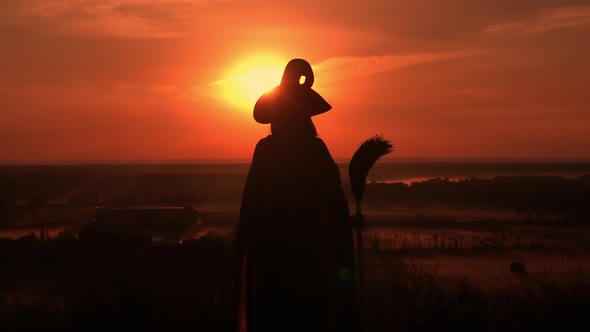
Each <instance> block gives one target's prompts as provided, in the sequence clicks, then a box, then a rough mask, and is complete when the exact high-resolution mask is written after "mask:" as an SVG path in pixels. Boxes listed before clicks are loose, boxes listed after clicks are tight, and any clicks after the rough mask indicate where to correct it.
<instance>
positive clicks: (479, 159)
mask: <svg viewBox="0 0 590 332" xmlns="http://www.w3.org/2000/svg"><path fill="white" fill-rule="evenodd" d="M334 161H335V162H336V163H338V164H342V163H348V162H349V161H350V158H334ZM250 162H251V158H195V159H130V160H123V159H120V160H14V161H13V160H0V166H58V165H72V166H74V165H82V166H83V165H174V164H189V165H190V164H248V163H250ZM379 162H380V163H396V162H400V163H411V162H424V163H437V162H451V163H452V162H540V163H543V162H559V163H590V158H589V157H400V158H394V157H389V158H383V159H381V160H380V161H379Z"/></svg>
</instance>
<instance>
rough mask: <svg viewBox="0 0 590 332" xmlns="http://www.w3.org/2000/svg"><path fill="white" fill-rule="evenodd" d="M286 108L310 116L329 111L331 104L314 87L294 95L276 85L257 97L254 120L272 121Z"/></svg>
mask: <svg viewBox="0 0 590 332" xmlns="http://www.w3.org/2000/svg"><path fill="white" fill-rule="evenodd" d="M286 108H291V109H292V108H296V109H297V111H299V112H305V115H307V116H309V117H312V116H316V115H319V114H322V113H325V112H327V111H329V110H330V109H331V108H332V106H331V105H330V104H328V102H327V101H326V100H325V99H324V98H323V97H322V96H320V94H319V93H317V92H316V91H315V90H314V89H311V88H307V89H305V90H302V91H298V93H296V94H295V95H294V94H291V93H288V92H285V91H283V89H281V87H280V86H278V87H276V88H274V89H273V90H271V91H270V92H267V93H265V94H264V95H262V96H261V97H260V98H258V101H256V104H255V105H254V120H256V122H258V123H261V124H268V123H272V122H273V121H274V120H275V119H276V118H277V117H278V116H280V114H281V110H284V109H286Z"/></svg>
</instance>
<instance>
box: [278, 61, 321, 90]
mask: <svg viewBox="0 0 590 332" xmlns="http://www.w3.org/2000/svg"><path fill="white" fill-rule="evenodd" d="M302 77H303V78H304V79H303V82H302V81H301V78H302ZM314 79H315V78H314V76H313V69H311V65H310V64H309V62H307V61H305V60H303V59H293V60H291V61H289V62H288V63H287V66H286V67H285V71H284V72H283V77H282V78H281V86H282V87H285V88H294V87H301V88H306V89H311V87H312V85H313V81H314Z"/></svg>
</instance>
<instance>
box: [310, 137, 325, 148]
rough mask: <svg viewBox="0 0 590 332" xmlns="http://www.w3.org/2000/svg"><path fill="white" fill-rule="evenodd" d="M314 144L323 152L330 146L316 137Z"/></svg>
mask: <svg viewBox="0 0 590 332" xmlns="http://www.w3.org/2000/svg"><path fill="white" fill-rule="evenodd" d="M313 143H314V144H315V145H316V146H317V147H318V148H320V149H322V150H328V146H327V145H326V143H325V142H324V140H323V139H321V138H319V137H317V136H316V137H314V138H313Z"/></svg>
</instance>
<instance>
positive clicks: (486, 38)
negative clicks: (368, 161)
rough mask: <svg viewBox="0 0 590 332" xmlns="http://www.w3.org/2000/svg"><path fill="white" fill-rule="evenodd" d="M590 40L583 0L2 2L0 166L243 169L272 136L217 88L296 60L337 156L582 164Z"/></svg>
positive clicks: (589, 119) (588, 120)
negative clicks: (383, 140)
mask: <svg viewBox="0 0 590 332" xmlns="http://www.w3.org/2000/svg"><path fill="white" fill-rule="evenodd" d="M589 37H590V5H588V1H587V0H586V1H567V0H566V1H556V0H553V1H550V0H521V1H513V0H487V1H472V0H449V1H439V0H428V1H415V0H400V1H391V0H383V1H355V2H346V1H341V0H339V1H333V0H328V1H284V2H277V1H267V0H255V1H237V0H235V1H207V0H202V1H183V0H170V1H168V0H158V1H153V0H151V1H148V0H128V1H124V0H111V1H82V0H62V1H48V0H28V1H21V0H4V1H2V6H0V40H1V43H0V161H1V162H30V161H39V162H49V161H101V160H170V159H174V160H178V159H240V158H244V159H247V158H250V157H251V154H252V151H253V148H254V144H255V143H256V141H257V140H258V139H260V138H261V137H263V136H265V135H267V134H268V132H269V128H268V126H264V125H260V124H257V123H256V122H255V121H254V120H253V118H252V106H253V105H248V102H247V101H246V99H244V100H243V101H242V102H241V103H235V102H230V100H228V99H231V98H230V97H227V96H228V94H229V95H232V93H233V91H232V90H229V91H227V89H226V91H219V89H220V87H219V84H216V83H218V82H219V81H220V80H223V79H224V78H227V75H228V72H231V70H232V68H244V66H245V65H244V63H246V64H248V63H249V62H248V61H251V60H252V59H254V60H256V59H258V60H260V59H273V60H272V61H274V62H273V64H274V63H278V64H279V65H280V66H284V64H286V63H287V61H288V60H289V59H291V58H295V57H300V58H304V59H307V60H308V61H309V62H310V63H311V64H312V66H313V67H314V70H315V74H316V83H315V85H314V89H316V90H317V91H318V92H319V93H320V94H322V95H323V96H324V97H325V98H326V99H327V100H328V102H330V103H331V104H332V106H333V109H332V110H331V111H330V112H328V113H326V114H323V115H320V116H317V117H315V118H314V121H315V123H316V126H317V127H318V131H319V133H320V136H321V137H322V138H323V139H324V140H325V141H326V143H327V144H328V147H329V148H330V150H331V152H332V154H333V156H334V157H336V158H347V157H349V156H351V155H352V153H353V151H354V150H355V149H356V147H357V145H358V143H359V142H360V141H361V140H363V139H365V138H366V137H368V136H371V135H373V134H375V133H380V134H383V135H384V136H385V137H387V138H389V139H391V140H392V141H393V142H394V144H395V145H396V153H395V156H393V155H392V157H395V158H404V157H430V158H482V157H484V158H488V157H512V158H530V157H556V158H587V157H590V156H589V155H588V151H589V147H590V138H589V135H588V134H587V132H588V130H589V129H590V112H588V109H589V106H590V94H589V93H588V90H589V87H590V65H589V64H588V59H590V43H589V42H588V40H590V38H589ZM281 64H282V65H281ZM258 65H260V64H258ZM246 67H247V65H246ZM246 69H247V68H245V69H243V70H246ZM278 83H279V82H278V81H277V82H276V84H278ZM236 93H237V92H236Z"/></svg>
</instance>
